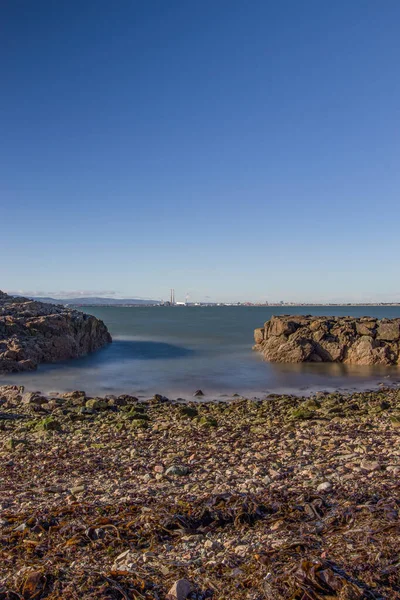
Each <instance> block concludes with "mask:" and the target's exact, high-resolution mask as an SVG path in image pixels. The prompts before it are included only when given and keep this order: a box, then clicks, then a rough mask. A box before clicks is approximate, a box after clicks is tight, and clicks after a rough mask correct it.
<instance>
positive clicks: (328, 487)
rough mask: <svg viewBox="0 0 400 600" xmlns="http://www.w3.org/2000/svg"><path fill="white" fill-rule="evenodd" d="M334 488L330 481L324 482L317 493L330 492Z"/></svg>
mask: <svg viewBox="0 0 400 600" xmlns="http://www.w3.org/2000/svg"><path fill="white" fill-rule="evenodd" d="M332 487H333V486H332V484H331V482H330V481H324V482H323V483H320V484H319V486H318V487H317V492H330V491H331V489H332Z"/></svg>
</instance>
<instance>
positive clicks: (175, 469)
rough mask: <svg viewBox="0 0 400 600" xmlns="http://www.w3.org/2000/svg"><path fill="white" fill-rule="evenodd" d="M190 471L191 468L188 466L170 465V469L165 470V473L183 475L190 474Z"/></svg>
mask: <svg viewBox="0 0 400 600" xmlns="http://www.w3.org/2000/svg"><path fill="white" fill-rule="evenodd" d="M189 472H190V469H189V468H188V467H184V466H182V465H172V466H171V467H168V469H167V470H166V471H165V474H166V475H177V476H179V477H182V476H183V475H188V474H189Z"/></svg>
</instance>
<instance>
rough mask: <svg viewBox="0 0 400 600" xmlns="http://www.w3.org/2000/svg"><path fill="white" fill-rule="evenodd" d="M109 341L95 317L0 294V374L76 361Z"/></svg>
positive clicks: (106, 331)
mask: <svg viewBox="0 0 400 600" xmlns="http://www.w3.org/2000/svg"><path fill="white" fill-rule="evenodd" d="M111 341H112V340H111V335H110V334H109V332H108V329H107V327H106V326H105V324H104V323H103V321H100V320H99V319H96V317H93V316H91V315H86V314H84V313H82V312H79V311H77V310H71V309H67V308H65V307H64V306H61V305H56V304H45V303H44V302H35V301H33V300H29V299H28V298H20V297H17V296H9V295H8V294H5V293H4V292H1V291H0V372H18V371H29V370H33V369H36V368H37V366H38V364H39V363H42V362H57V361H60V360H66V359H68V358H77V357H79V356H83V355H84V354H87V353H89V352H93V351H94V350H98V349H99V348H101V347H102V346H105V345H106V344H108V343H110V342H111Z"/></svg>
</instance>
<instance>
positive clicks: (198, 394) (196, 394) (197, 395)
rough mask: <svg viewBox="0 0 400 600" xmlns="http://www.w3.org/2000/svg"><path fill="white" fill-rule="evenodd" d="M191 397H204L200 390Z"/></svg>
mask: <svg viewBox="0 0 400 600" xmlns="http://www.w3.org/2000/svg"><path fill="white" fill-rule="evenodd" d="M193 396H195V397H199V396H204V392H202V391H201V390H196V391H195V393H194V394H193Z"/></svg>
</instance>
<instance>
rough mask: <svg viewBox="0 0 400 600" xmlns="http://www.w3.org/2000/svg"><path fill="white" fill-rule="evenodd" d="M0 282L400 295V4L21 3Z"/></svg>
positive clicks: (4, 146) (3, 73) (4, 114)
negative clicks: (399, 31) (399, 33)
mask: <svg viewBox="0 0 400 600" xmlns="http://www.w3.org/2000/svg"><path fill="white" fill-rule="evenodd" d="M1 12H2V14H1V20H0V39H1V48H2V51H1V56H2V58H1V61H0V77H1V94H0V139H1V143H0V209H1V211H0V219H1V248H2V258H3V260H2V261H1V266H0V288H2V289H5V290H10V291H11V290H24V291H28V290H29V291H37V290H40V291H46V292H59V291H60V290H65V291H71V292H72V291H79V290H81V291H82V290H84V291H88V292H90V293H100V292H103V291H113V292H115V294H117V295H119V296H141V297H153V298H166V297H167V296H168V294H169V289H170V288H171V287H174V288H175V289H176V294H177V297H178V299H180V298H182V299H183V297H184V295H185V293H186V292H190V294H191V297H192V299H193V300H203V299H205V298H206V297H209V298H210V299H213V300H217V301H224V300H226V301H229V300H242V301H243V300H254V301H258V300H266V299H267V300H269V301H273V300H281V299H284V300H288V301H289V300H294V301H307V300H340V299H346V300H347V299H348V300H400V282H399V256H400V241H399V240H400V237H399V222H400V202H399V190H400V168H399V167H400V164H399V163H400V135H399V134H400V131H399V129H400V77H399V64H400V36H399V35H398V29H399V23H400V3H399V2H398V1H397V0H384V1H383V2H377V0H373V1H372V0H352V1H351V2H348V1H347V0H346V1H345V0H338V1H337V2H321V1H320V0H307V2H298V1H297V0H283V1H282V2H275V1H274V2H271V1H268V0H252V1H251V2H246V1H245V0H240V1H238V0H218V2H215V0H202V2H191V1H184V0H180V1H175V0H168V1H165V0H146V1H143V0H142V1H135V0H119V1H118V2H109V1H108V0H107V1H105V0H88V1H87V2H78V1H77V0H69V1H68V2H67V1H65V0H61V1H59V2H54V1H53V0H41V2H32V1H31V0H15V1H11V0H6V2H4V3H3V4H2V8H1Z"/></svg>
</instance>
